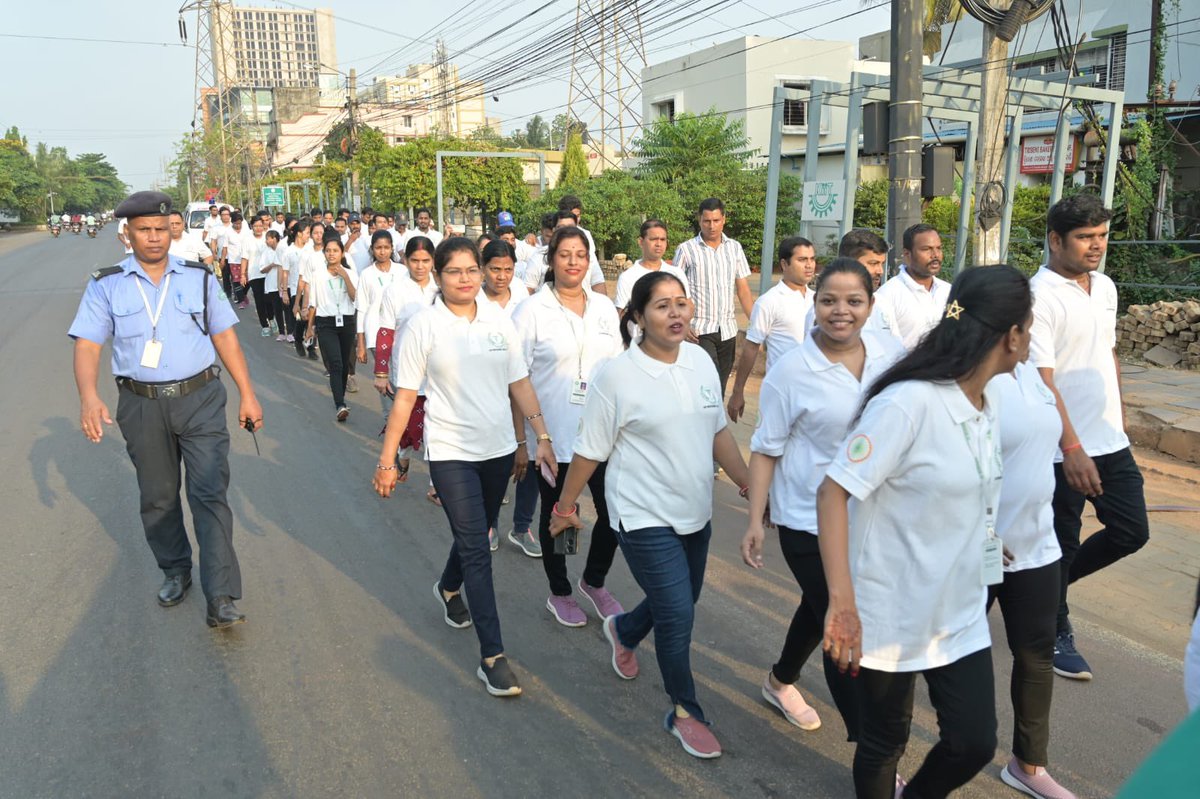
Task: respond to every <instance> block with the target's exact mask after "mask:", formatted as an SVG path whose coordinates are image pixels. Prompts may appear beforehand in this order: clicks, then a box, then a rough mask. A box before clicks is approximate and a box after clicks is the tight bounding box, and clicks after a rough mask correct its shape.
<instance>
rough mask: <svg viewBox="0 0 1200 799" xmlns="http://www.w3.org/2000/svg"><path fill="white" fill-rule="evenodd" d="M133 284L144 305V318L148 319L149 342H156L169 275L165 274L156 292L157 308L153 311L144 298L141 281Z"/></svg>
mask: <svg viewBox="0 0 1200 799" xmlns="http://www.w3.org/2000/svg"><path fill="white" fill-rule="evenodd" d="M134 282H135V283H137V288H138V293H140V294H141V295H142V302H144V303H145V304H146V316H149V317H150V340H151V341H158V320H159V319H161V318H162V312H163V305H164V304H165V303H166V301H167V289H168V288H169V287H170V285H171V273H170V272H168V273H167V276H166V277H165V278H164V279H163V284H162V288H160V289H159V290H158V308H157V310H154V311H151V310H150V298H149V297H147V296H146V290H145V289H144V288H142V281H140V280H135V281H134Z"/></svg>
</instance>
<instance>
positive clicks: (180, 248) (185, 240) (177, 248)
mask: <svg viewBox="0 0 1200 799" xmlns="http://www.w3.org/2000/svg"><path fill="white" fill-rule="evenodd" d="M167 252H169V253H170V254H171V255H178V256H179V257H180V258H183V259H185V260H188V261H203V260H204V259H205V258H209V257H211V256H212V253H211V252H210V251H209V249H208V245H206V244H205V243H204V242H202V241H200V234H199V233H197V232H196V231H194V230H185V231H183V235H182V236H180V237H179V238H178V239H172V240H171V246H170V247H168V248H167Z"/></svg>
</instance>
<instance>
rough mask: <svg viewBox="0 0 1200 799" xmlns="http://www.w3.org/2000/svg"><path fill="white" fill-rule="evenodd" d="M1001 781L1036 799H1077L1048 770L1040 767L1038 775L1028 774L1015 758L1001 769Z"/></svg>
mask: <svg viewBox="0 0 1200 799" xmlns="http://www.w3.org/2000/svg"><path fill="white" fill-rule="evenodd" d="M1000 779H1001V780H1002V781H1003V782H1004V784H1005V785H1008V786H1009V787H1012V788H1016V789H1017V790H1018V791H1020V792H1021V793H1024V794H1028V795H1029V796H1033V797H1036V799H1075V794H1073V793H1071V792H1070V791H1068V790H1067V789H1066V788H1064V787H1062V786H1061V785H1059V784H1058V783H1057V782H1055V780H1054V778H1053V777H1051V776H1050V775H1049V774H1048V773H1046V769H1044V768H1042V767H1041V766H1038V768H1037V773H1036V774H1026V773H1025V770H1024V769H1023V768H1021V764H1020V763H1018V762H1017V759H1016V758H1015V757H1014V758H1013V759H1012V760H1010V761H1008V765H1007V766H1005V767H1004V768H1003V769H1001V771H1000Z"/></svg>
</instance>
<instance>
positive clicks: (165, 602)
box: [158, 574, 192, 608]
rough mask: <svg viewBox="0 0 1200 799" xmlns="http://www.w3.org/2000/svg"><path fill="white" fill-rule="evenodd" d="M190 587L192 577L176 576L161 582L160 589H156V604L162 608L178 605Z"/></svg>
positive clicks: (185, 575) (188, 575)
mask: <svg viewBox="0 0 1200 799" xmlns="http://www.w3.org/2000/svg"><path fill="white" fill-rule="evenodd" d="M191 587H192V575H190V574H176V575H173V576H171V577H168V578H167V579H165V580H163V584H162V588H160V589H158V604H160V605H162V606H163V607H164V608H169V607H171V606H172V605H178V604H179V603H180V602H182V601H183V598H184V597H186V596H187V592H188V589H189V588H191Z"/></svg>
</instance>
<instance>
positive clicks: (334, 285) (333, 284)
mask: <svg viewBox="0 0 1200 799" xmlns="http://www.w3.org/2000/svg"><path fill="white" fill-rule="evenodd" d="M329 290H330V291H331V292H333V296H334V297H336V298H337V306H338V309H337V313H336V314H335V315H334V317H333V324H334V326H336V327H341V326H342V325H344V324H345V323H346V320H345V319H344V318H343V317H342V293H343V292H344V291H345V290H346V289H345V287H344V286H343V285H342V279H341V278H340V277H335V278H333V279H331V280H330V281H329Z"/></svg>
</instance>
